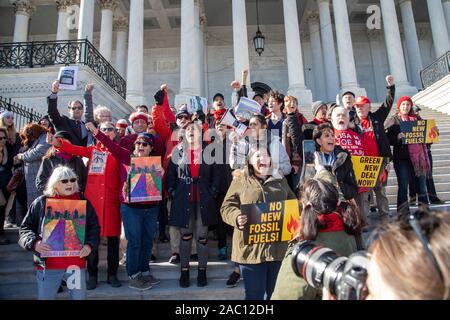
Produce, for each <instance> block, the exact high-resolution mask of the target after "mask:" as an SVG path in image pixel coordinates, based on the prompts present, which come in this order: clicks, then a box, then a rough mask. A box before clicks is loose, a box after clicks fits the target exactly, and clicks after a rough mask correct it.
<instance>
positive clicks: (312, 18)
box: [307, 11, 320, 23]
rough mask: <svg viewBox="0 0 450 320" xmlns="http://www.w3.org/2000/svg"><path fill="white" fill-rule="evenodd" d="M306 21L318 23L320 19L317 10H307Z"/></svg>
mask: <svg viewBox="0 0 450 320" xmlns="http://www.w3.org/2000/svg"><path fill="white" fill-rule="evenodd" d="M307 21H308V23H319V21H320V15H319V12H317V11H308V15H307Z"/></svg>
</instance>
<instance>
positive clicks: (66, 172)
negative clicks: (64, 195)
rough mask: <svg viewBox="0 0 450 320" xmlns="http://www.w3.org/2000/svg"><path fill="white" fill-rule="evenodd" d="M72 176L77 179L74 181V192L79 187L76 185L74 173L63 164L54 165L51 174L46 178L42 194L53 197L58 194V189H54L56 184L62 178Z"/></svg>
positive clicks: (70, 177)
mask: <svg viewBox="0 0 450 320" xmlns="http://www.w3.org/2000/svg"><path fill="white" fill-rule="evenodd" d="M72 178H76V179H77V181H76V182H75V188H74V189H75V192H78V191H79V189H80V188H79V186H78V177H77V175H76V173H75V172H74V171H73V170H72V169H71V168H69V167H65V166H58V167H56V168H55V169H54V170H53V172H52V175H51V176H50V178H49V179H48V182H47V185H46V187H45V190H44V195H46V196H47V197H54V196H56V195H58V191H57V190H56V184H57V183H58V182H59V181H61V180H63V179H72Z"/></svg>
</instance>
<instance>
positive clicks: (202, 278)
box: [197, 269, 208, 287]
mask: <svg viewBox="0 0 450 320" xmlns="http://www.w3.org/2000/svg"><path fill="white" fill-rule="evenodd" d="M207 284H208V280H207V279H206V269H198V275H197V287H204V286H206V285H207Z"/></svg>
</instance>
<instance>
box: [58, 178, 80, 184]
mask: <svg viewBox="0 0 450 320" xmlns="http://www.w3.org/2000/svg"><path fill="white" fill-rule="evenodd" d="M60 181H61V183H62V184H67V183H69V181H70V182H71V183H74V182H76V181H77V178H72V179H62V180H60Z"/></svg>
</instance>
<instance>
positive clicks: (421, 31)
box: [416, 26, 430, 40]
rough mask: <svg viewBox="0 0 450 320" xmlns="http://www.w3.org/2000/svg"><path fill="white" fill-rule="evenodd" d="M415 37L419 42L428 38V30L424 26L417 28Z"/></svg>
mask: <svg viewBox="0 0 450 320" xmlns="http://www.w3.org/2000/svg"><path fill="white" fill-rule="evenodd" d="M416 29H417V37H418V38H419V40H424V39H426V38H428V37H429V34H430V30H429V29H428V28H427V27H425V26H420V27H417V28H416Z"/></svg>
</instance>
